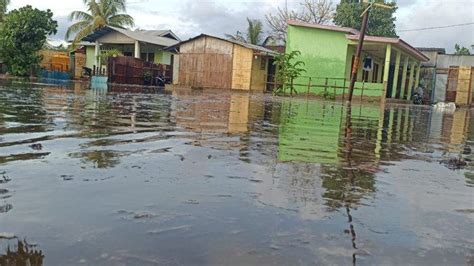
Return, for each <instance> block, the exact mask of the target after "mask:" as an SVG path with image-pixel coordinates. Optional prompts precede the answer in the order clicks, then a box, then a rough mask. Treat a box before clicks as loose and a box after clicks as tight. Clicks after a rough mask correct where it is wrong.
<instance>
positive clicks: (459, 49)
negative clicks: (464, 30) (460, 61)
mask: <svg viewBox="0 0 474 266" xmlns="http://www.w3.org/2000/svg"><path fill="white" fill-rule="evenodd" d="M454 50H455V52H454V54H455V55H471V51H469V49H468V48H466V47H464V46H462V47H461V46H460V45H459V44H456V45H454Z"/></svg>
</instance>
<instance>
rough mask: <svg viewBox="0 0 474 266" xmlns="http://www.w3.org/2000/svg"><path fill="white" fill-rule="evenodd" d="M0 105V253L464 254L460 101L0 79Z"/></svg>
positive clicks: (334, 261) (137, 260) (75, 260)
mask: <svg viewBox="0 0 474 266" xmlns="http://www.w3.org/2000/svg"><path fill="white" fill-rule="evenodd" d="M0 110H1V116H0V265H8V263H12V262H25V261H27V260H29V262H30V263H31V264H32V265H41V264H44V265H472V264H474V228H473V222H474V197H473V195H474V194H473V192H474V165H473V163H472V162H471V160H472V159H474V158H473V155H472V149H474V147H473V146H474V111H473V110H458V111H456V112H454V113H440V112H434V111H432V110H431V109H430V108H429V107H420V106H395V105H393V106H391V105H387V106H385V107H380V106H378V105H374V104H363V105H359V104H355V105H354V106H353V107H352V109H351V110H350V112H347V111H348V110H347V109H346V108H345V107H344V106H343V105H342V104H341V103H335V102H324V101H321V100H315V99H305V98H293V99H290V98H280V97H273V96H271V95H260V94H256V95H249V94H245V93H231V92H219V91H190V90H178V91H175V92H163V91H148V92H136V91H135V92H134V91H133V90H124V89H109V90H108V91H107V90H104V89H98V90H93V89H85V88H82V87H81V86H80V85H77V84H76V85H71V86H44V85H31V84H30V85H25V84H12V83H5V82H3V83H1V84H0ZM13 265H14V264H13ZM18 265H21V264H18Z"/></svg>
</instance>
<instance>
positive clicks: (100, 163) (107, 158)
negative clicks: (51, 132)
mask: <svg viewBox="0 0 474 266" xmlns="http://www.w3.org/2000/svg"><path fill="white" fill-rule="evenodd" d="M69 156H70V157H71V158H78V159H81V161H82V163H84V164H87V163H92V164H93V165H94V167H95V168H99V169H107V168H114V167H115V166H117V165H118V164H119V163H120V157H122V156H125V153H122V152H117V151H107V150H105V151H86V152H78V153H72V154H70V155H69Z"/></svg>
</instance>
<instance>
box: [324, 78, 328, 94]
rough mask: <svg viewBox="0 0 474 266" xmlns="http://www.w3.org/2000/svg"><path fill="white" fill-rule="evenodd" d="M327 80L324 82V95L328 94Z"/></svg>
mask: <svg viewBox="0 0 474 266" xmlns="http://www.w3.org/2000/svg"><path fill="white" fill-rule="evenodd" d="M328 81H329V80H328V78H326V81H325V82H324V95H326V93H327V92H328Z"/></svg>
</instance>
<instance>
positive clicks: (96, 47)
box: [81, 26, 180, 68]
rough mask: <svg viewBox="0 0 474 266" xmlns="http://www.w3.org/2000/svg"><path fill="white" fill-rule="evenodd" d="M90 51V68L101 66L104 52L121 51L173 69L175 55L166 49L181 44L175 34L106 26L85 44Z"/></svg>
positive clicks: (88, 58) (92, 34) (85, 38)
mask: <svg viewBox="0 0 474 266" xmlns="http://www.w3.org/2000/svg"><path fill="white" fill-rule="evenodd" d="M81 41H82V43H81V44H83V46H84V47H85V49H86V55H87V60H86V66H87V67H89V68H93V66H98V65H99V63H98V55H99V54H100V52H101V51H103V50H110V49H117V50H119V51H120V52H122V54H123V55H124V56H131V57H135V58H139V59H142V60H144V61H147V62H152V63H156V64H164V65H172V62H173V59H172V57H173V54H172V53H171V52H169V51H165V48H166V47H168V46H171V45H175V44H177V43H179V42H180V39H179V38H178V36H176V35H175V34H174V33H173V32H172V31H171V30H133V31H132V30H126V29H122V28H117V27H112V26H105V27H103V28H100V29H98V30H96V31H94V32H93V33H91V34H89V35H88V36H86V37H84V38H83V39H82V40H81Z"/></svg>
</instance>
